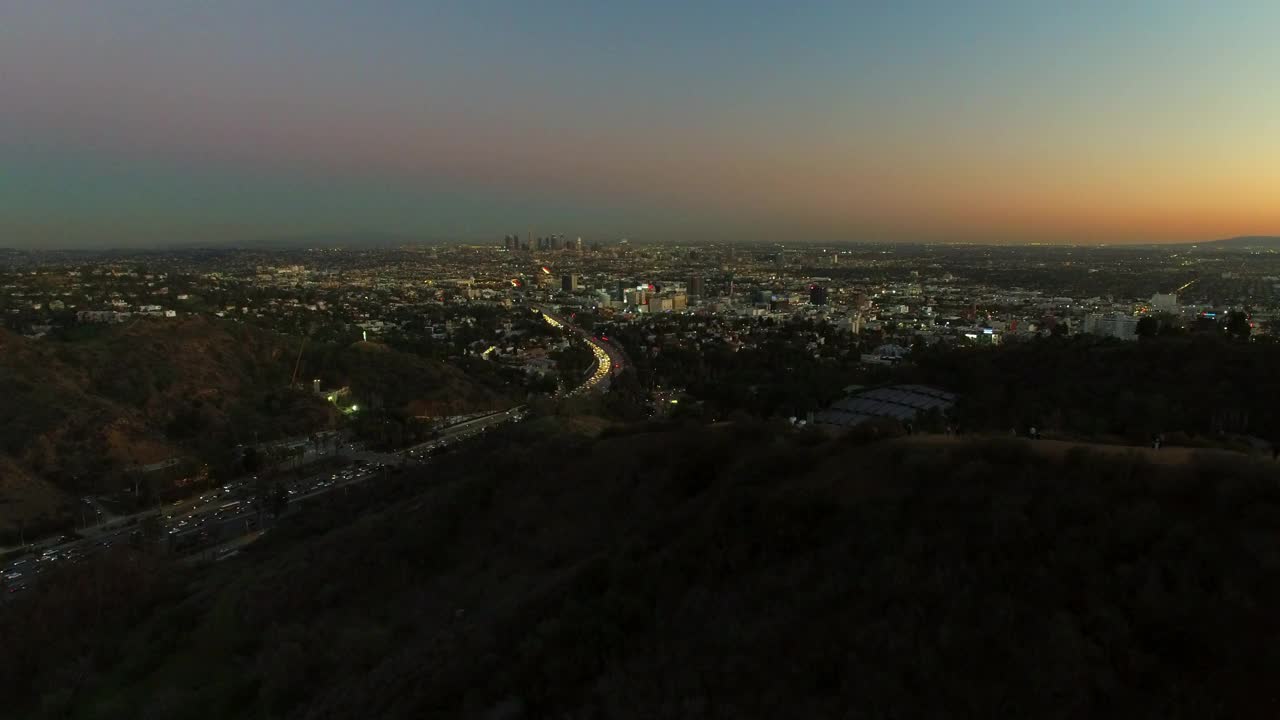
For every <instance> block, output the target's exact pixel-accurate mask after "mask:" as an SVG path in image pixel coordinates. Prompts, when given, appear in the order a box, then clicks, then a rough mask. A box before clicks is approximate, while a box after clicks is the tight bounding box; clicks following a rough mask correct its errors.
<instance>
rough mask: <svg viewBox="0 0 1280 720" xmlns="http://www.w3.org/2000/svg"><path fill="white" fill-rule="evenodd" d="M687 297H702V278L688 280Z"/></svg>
mask: <svg viewBox="0 0 1280 720" xmlns="http://www.w3.org/2000/svg"><path fill="white" fill-rule="evenodd" d="M689 295H690V297H702V277H701V276H698V277H691V278H689Z"/></svg>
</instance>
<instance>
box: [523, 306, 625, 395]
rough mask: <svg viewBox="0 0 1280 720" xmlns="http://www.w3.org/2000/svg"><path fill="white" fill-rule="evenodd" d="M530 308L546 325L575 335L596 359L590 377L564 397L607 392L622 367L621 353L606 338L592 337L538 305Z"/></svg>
mask: <svg viewBox="0 0 1280 720" xmlns="http://www.w3.org/2000/svg"><path fill="white" fill-rule="evenodd" d="M532 307H533V309H534V310H536V311H537V312H539V313H541V314H542V319H543V320H545V321H546V323H547V324H548V325H550V326H552V327H557V328H563V329H564V330H565V331H566V332H569V333H571V334H573V335H577V336H578V338H579V339H580V340H582V341H583V342H584V343H586V344H587V347H588V348H590V349H591V352H592V354H594V355H595V357H596V366H595V369H594V370H593V371H592V373H591V375H590V376H588V377H587V379H586V380H585V381H583V383H582V384H581V385H579V386H578V387H576V388H574V389H573V390H570V391H569V392H567V393H565V396H566V397H572V396H573V395H579V394H581V393H584V392H588V391H591V390H596V389H599V390H607V389H608V388H609V381H610V379H612V378H613V374H614V373H615V372H617V371H619V370H621V369H622V367H623V360H622V353H621V352H620V351H619V350H618V348H616V347H615V346H614V345H613V343H611V342H609V339H608V338H607V337H602V336H594V335H592V334H591V333H588V332H587V331H586V330H583V329H582V328H580V327H578V326H577V325H574V324H573V323H571V322H569V321H567V320H565V319H563V318H561V317H559V316H558V315H555V314H553V313H551V312H548V311H547V309H546V308H544V307H541V306H539V305H534V306H532Z"/></svg>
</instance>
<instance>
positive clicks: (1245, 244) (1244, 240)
mask: <svg viewBox="0 0 1280 720" xmlns="http://www.w3.org/2000/svg"><path fill="white" fill-rule="evenodd" d="M1199 244H1200V245H1212V246H1214V247H1221V248H1269V249H1280V235H1242V236H1240V237H1233V238H1225V239H1223V240H1212V241H1210V242H1206V243H1199Z"/></svg>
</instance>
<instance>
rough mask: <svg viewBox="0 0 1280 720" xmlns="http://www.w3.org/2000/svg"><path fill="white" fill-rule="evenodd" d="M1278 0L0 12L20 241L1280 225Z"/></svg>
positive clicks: (1137, 236) (689, 237)
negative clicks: (1272, 88) (1275, 86)
mask: <svg viewBox="0 0 1280 720" xmlns="http://www.w3.org/2000/svg"><path fill="white" fill-rule="evenodd" d="M1278 24H1280V8H1277V7H1276V6H1274V4H1270V3H1263V2H1230V3H1224V4H1218V5H1213V4H1209V3H1195V2H1163V3H1157V2H1126V3H1098V2H1085V3H1077V4H1075V5H1073V6H1071V7H1070V8H1066V7H1064V8H1053V9H1044V8H1028V7H1023V4H1020V3H1014V2H980V3H973V4H970V5H968V6H966V7H952V6H951V5H950V4H946V3H941V2H907V3H899V4H896V5H895V6H894V7H893V8H885V7H876V6H872V5H871V4H867V3H827V2H814V3H798V4H787V3H780V2H778V3H775V2H767V1H765V0H752V1H751V2H746V3H742V2H739V3H727V2H718V1H717V2H707V3H700V4H698V5H697V6H696V7H685V5H684V4H681V3H676V2H670V1H667V0H664V1H662V2H653V3H645V4H643V5H639V4H637V5H635V6H632V7H622V8H620V7H611V6H610V7H605V6H596V5H592V4H583V3H569V2H552V3H546V4H539V5H536V6H535V5H533V4H522V3H515V2H491V3H410V2H398V1H390V0H386V1H382V2H370V3H365V4H362V5H360V6H358V7H357V6H344V5H343V4H340V3H332V2H313V3H302V2H292V1H287V2H279V3H272V4H271V5H270V6H263V5H261V4H256V3H248V2H236V1H232V2H222V3H217V4H212V3H160V2H155V1H153V0H120V1H118V2H110V3H107V2H88V1H87V0H72V1H71V2H65V3H20V2H16V1H11V0H5V1H3V2H0V68H3V72H0V97H2V98H4V102H3V104H0V247H5V246H8V247H25V248H31V247H106V246H145V245H164V244H187V243H209V244H215V243H219V242H227V243H235V242H244V241H251V240H256V239H261V238H271V237H281V236H299V235H324V236H343V235H346V234H351V233H360V234H363V233H378V234H388V235H395V236H404V237H406V238H423V239H481V238H492V237H494V236H497V237H501V236H502V235H504V234H506V233H508V232H511V231H512V230H519V231H521V232H524V231H526V230H527V229H529V228H531V227H532V228H534V229H535V230H544V229H545V230H548V231H549V230H551V229H553V228H570V227H571V228H573V230H572V232H573V233H574V234H581V235H584V236H598V237H623V236H630V237H634V238H640V239H653V240H682V241H699V240H726V239H734V238H742V239H747V240H761V239H776V240H780V241H804V240H813V241H906V242H996V243H1002V242H1007V243H1018V242H1025V243H1038V242H1049V243H1055V242H1061V243H1065V242H1077V243H1126V242H1132V243H1146V242H1195V241H1205V240H1212V239H1217V238H1222V237H1228V236H1233V235H1264V234H1280V96H1277V95H1276V94H1274V93H1269V92H1268V91H1267V87H1268V85H1269V81H1270V80H1271V79H1272V78H1274V77H1276V76H1278V75H1280V49H1276V48H1275V46H1274V43H1272V42H1271V38H1270V34H1271V31H1272V29H1273V28H1274V27H1276V26H1277V25H1278Z"/></svg>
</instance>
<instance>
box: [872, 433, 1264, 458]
mask: <svg viewBox="0 0 1280 720" xmlns="http://www.w3.org/2000/svg"><path fill="white" fill-rule="evenodd" d="M975 439H976V440H1008V441H1010V442H1018V443H1023V444H1025V445H1027V446H1028V447H1030V448H1032V449H1033V451H1034V452H1036V453H1039V454H1041V455H1044V456H1046V457H1051V458H1054V459H1056V460H1061V459H1063V458H1064V457H1065V456H1066V454H1067V451H1069V450H1072V449H1074V448H1088V449H1089V450H1091V451H1094V452H1097V453H1100V454H1103V455H1111V456H1126V455H1137V456H1138V457H1141V458H1142V459H1143V460H1145V461H1146V462H1149V463H1151V464H1153V465H1185V464H1187V463H1190V462H1192V461H1194V460H1195V459H1196V458H1213V457H1217V458H1246V457H1251V458H1257V459H1264V458H1266V456H1265V455H1263V454H1262V453H1252V454H1250V453H1243V452H1238V451H1235V450H1224V449H1221V448H1194V447H1170V446H1167V445H1166V446H1164V447H1161V448H1159V449H1157V448H1153V447H1149V446H1145V445H1110V444H1106V443H1096V442H1087V441H1082V440H1049V439H1043V438H1042V439H1040V440H1033V439H1031V438H1027V437H1017V438H1013V437H1010V436H1008V435H995V434H979V435H943V434H931V435H907V436H904V437H899V438H894V439H892V440H890V441H889V442H890V443H895V444H899V445H907V446H940V445H959V444H962V443H966V442H972V441H973V440H975ZM1266 459H1269V458H1266Z"/></svg>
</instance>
